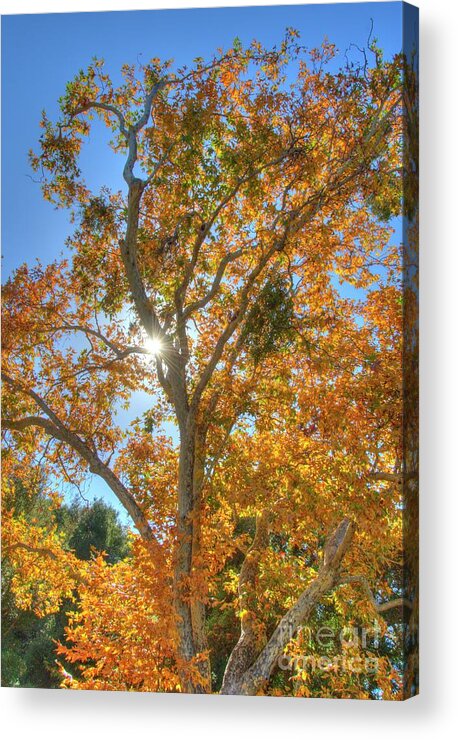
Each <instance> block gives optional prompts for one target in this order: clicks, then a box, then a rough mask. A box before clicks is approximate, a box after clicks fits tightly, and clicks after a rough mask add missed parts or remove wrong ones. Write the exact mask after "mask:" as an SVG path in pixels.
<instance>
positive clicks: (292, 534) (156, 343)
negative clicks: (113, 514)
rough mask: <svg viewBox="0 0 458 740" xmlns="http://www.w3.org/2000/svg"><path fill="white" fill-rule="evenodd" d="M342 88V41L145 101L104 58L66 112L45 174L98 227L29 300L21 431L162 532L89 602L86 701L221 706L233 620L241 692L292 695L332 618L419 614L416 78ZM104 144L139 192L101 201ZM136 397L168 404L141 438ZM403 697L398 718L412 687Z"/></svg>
mask: <svg viewBox="0 0 458 740" xmlns="http://www.w3.org/2000/svg"><path fill="white" fill-rule="evenodd" d="M333 65H335V49H334V47H333V46H332V45H331V44H327V43H326V44H324V45H323V47H322V48H320V49H316V50H313V51H312V52H311V53H310V54H309V55H308V56H307V55H306V53H305V51H304V50H303V49H302V47H301V46H300V45H299V43H298V41H297V34H296V32H295V31H293V30H289V31H288V32H287V34H286V36H285V39H284V41H283V42H282V44H281V45H280V47H279V48H276V49H274V50H271V51H268V50H266V49H264V48H262V47H261V45H260V44H258V43H257V42H253V44H252V45H251V46H250V47H248V48H246V49H244V48H242V46H241V44H240V42H239V41H238V40H236V42H234V46H233V48H232V49H230V50H229V51H227V52H225V53H223V52H220V53H218V55H216V56H215V57H214V58H212V59H211V60H210V61H208V62H205V61H204V60H202V59H196V60H194V65H193V67H192V68H191V69H187V68H183V69H178V70H176V71H172V63H171V62H169V61H167V62H161V61H160V60H158V59H152V60H151V62H150V63H149V64H148V65H146V66H144V67H143V68H142V69H141V70H140V73H138V72H137V70H136V69H135V68H134V67H133V66H129V65H125V66H124V67H123V69H122V74H123V82H122V83H121V84H120V85H119V86H116V85H115V84H114V83H113V82H112V80H111V79H110V77H109V75H108V74H107V72H106V71H105V69H104V67H103V64H102V62H101V61H99V60H94V62H93V63H92V64H91V65H90V66H89V67H88V69H87V70H85V71H81V72H80V73H79V74H78V75H77V77H76V78H75V79H74V80H73V81H72V82H70V83H69V84H68V85H67V90H66V92H65V94H64V95H63V96H62V98H61V99H60V109H61V116H60V118H59V120H57V121H56V122H55V123H52V122H51V121H50V120H49V119H48V118H47V117H46V115H45V114H43V119H42V122H41V125H42V128H43V134H42V137H41V145H40V147H41V148H40V151H39V153H38V154H31V161H32V165H33V166H34V168H35V169H36V170H37V171H39V172H40V173H41V176H42V186H43V192H44V195H45V197H46V198H48V199H49V200H51V201H52V202H53V203H55V204H56V205H57V206H59V207H66V208H70V209H71V212H72V214H73V218H74V219H75V221H77V226H76V228H75V232H74V236H73V237H72V238H71V239H70V240H69V245H68V246H69V247H70V248H71V258H70V260H69V261H67V260H64V261H61V262H56V263H53V264H51V265H48V266H47V267H42V266H40V265H38V266H36V267H33V268H32V267H30V266H23V267H22V268H20V269H19V270H18V271H17V272H16V274H15V276H14V277H13V278H12V279H11V280H10V281H8V283H7V284H6V286H5V289H4V314H5V322H4V323H5V325H6V330H5V339H4V348H5V359H4V373H3V379H4V384H5V399H4V414H5V419H4V429H5V430H6V435H7V436H8V438H11V440H13V444H14V448H15V449H16V450H19V451H20V450H22V449H24V447H27V445H28V446H32V447H33V446H35V447H36V449H39V450H40V451H41V453H42V454H43V455H44V457H45V458H46V461H47V464H48V465H49V466H50V468H51V469H52V470H53V471H54V474H58V475H61V476H62V475H64V476H65V477H66V478H68V479H71V480H73V481H75V482H78V481H79V480H80V479H81V478H82V477H83V476H84V475H85V474H86V473H91V474H93V475H97V476H99V477H101V478H102V479H103V480H104V481H105V483H106V484H108V486H109V487H110V488H111V490H112V491H113V492H114V494H115V495H116V496H117V497H118V499H119V501H120V503H121V504H122V505H123V506H124V507H125V509H126V511H127V512H128V514H129V515H130V517H131V518H132V521H133V524H134V526H135V528H136V530H137V532H138V539H137V540H136V542H135V544H134V549H133V555H132V558H131V559H130V560H129V561H123V562H120V563H118V564H115V565H114V566H109V564H107V563H106V562H102V561H96V562H95V564H91V565H90V566H89V567H88V568H87V569H86V571H85V577H84V580H83V582H82V583H81V581H80V585H79V593H80V600H81V610H80V612H79V616H78V615H76V616H75V620H74V623H73V625H70V630H69V633H68V637H69V640H70V641H72V642H73V644H74V646H73V647H70V648H69V647H65V646H62V648H61V649H62V650H63V651H64V653H65V654H66V656H67V658H69V659H71V660H74V661H75V662H79V663H80V664H82V665H84V664H85V661H86V662H87V665H86V668H85V669H83V676H84V677H85V678H84V680H83V681H80V682H79V684H78V685H81V686H82V687H83V688H84V687H92V688H97V687H104V688H119V687H128V686H136V687H139V688H144V689H146V690H148V689H149V690H181V691H188V692H209V691H211V690H212V673H211V672H212V666H211V660H212V658H211V652H212V645H211V644H209V636H211V623H212V619H213V622H214V621H215V618H216V617H215V615H216V614H217V613H219V614H222V613H223V612H224V610H226V609H228V610H229V611H230V613H231V615H232V617H233V618H234V619H235V618H237V619H238V624H239V636H238V639H237V640H235V641H234V644H232V649H231V652H230V654H229V656H228V659H227V663H226V665H225V669H224V678H223V680H222V686H221V691H222V692H223V693H246V694H253V693H259V692H262V691H269V690H270V688H269V687H272V681H273V674H274V672H275V667H276V666H277V665H278V660H279V658H281V656H282V655H283V654H284V652H285V651H287V650H293V649H294V647H293V646H294V644H295V641H296V642H297V639H298V638H297V634H298V630H299V629H300V627H301V626H303V625H304V624H307V622H309V621H311V620H313V619H316V616H313V615H316V613H317V612H316V610H317V609H318V610H319V609H320V606H322V605H324V604H326V603H328V602H329V599H331V601H334V603H336V604H338V605H339V609H340V612H341V614H344V616H347V617H348V618H349V619H350V620H352V619H360V620H361V619H364V618H367V617H368V615H372V617H377V619H379V616H378V615H379V614H381V613H386V612H387V611H389V609H391V608H399V607H400V606H401V607H404V608H405V609H407V610H408V609H409V607H410V605H409V603H408V602H407V601H406V600H404V599H403V595H402V593H399V591H396V589H395V587H393V588H392V585H393V583H394V582H393V581H390V580H389V579H386V578H385V575H386V573H387V570H388V567H389V566H390V565H392V564H397V565H400V566H402V511H401V507H400V504H401V482H402V481H401V461H402V437H401V431H402V430H401V410H402V388H401V349H400V338H401V333H402V305H401V304H402V300H401V290H402V286H401V259H400V252H399V250H398V249H397V248H396V247H393V246H392V245H391V244H390V237H391V234H392V228H391V226H390V223H389V220H388V221H387V219H389V218H391V217H392V216H395V215H399V214H400V212H401V190H402V187H401V186H402V156H401V154H402V94H401V88H402V68H403V60H402V57H401V56H399V57H396V58H395V59H394V60H392V61H389V62H386V61H383V59H382V58H381V56H380V54H379V53H378V52H377V54H376V63H375V64H374V66H373V67H369V66H368V65H367V64H364V66H361V67H359V66H355V65H347V66H346V67H344V68H342V69H339V70H337V71H335V69H334V67H333ZM333 69H334V71H331V70H333ZM291 70H293V72H291ZM292 74H294V80H293V82H292V84H290V82H291V75H292ZM96 121H97V122H99V123H102V124H105V126H106V127H107V128H108V129H109V130H110V131H111V132H112V135H113V141H112V148H113V150H114V152H115V153H116V154H117V155H123V157H124V168H123V173H122V174H123V179H124V190H120V191H119V192H111V191H110V190H109V189H108V188H103V189H102V190H101V191H100V192H99V193H94V192H91V191H90V189H89V188H88V186H87V185H86V183H85V182H84V180H83V177H82V173H81V171H80V168H79V164H78V161H79V154H80V151H81V148H82V146H83V141H84V139H85V137H87V136H88V135H89V132H90V129H91V126H92V125H94V124H95V122H96ZM343 285H346V286H347V290H345V289H344V288H343V287H342V286H343ZM348 286H350V287H348ZM350 291H351V293H350ZM138 389H142V390H144V391H146V392H147V393H148V394H149V395H150V399H151V403H150V408H149V409H148V410H147V411H146V412H145V414H144V416H143V418H141V419H138V420H137V422H136V423H135V424H134V425H133V426H131V427H130V428H128V429H120V428H119V427H118V426H117V423H116V411H117V409H118V408H119V405H120V404H122V403H128V401H129V398H130V395H131V394H132V392H133V391H135V390H138ZM166 421H172V422H173V423H174V424H175V426H176V429H177V437H178V440H179V441H178V444H177V445H175V443H174V441H173V439H170V438H169V437H167V435H166V434H165V433H164V427H163V425H164V423H165V422H166ZM243 522H251V524H250V526H249V527H248V528H247V529H245V531H243V527H242V524H243ZM275 538H277V540H278V539H280V540H282V541H283V542H284V549H283V550H281V551H279V550H278V548H277V549H276V548H275V546H274V543H275V541H276V540H275ZM237 553H238V554H239V555H240V554H241V555H242V559H241V560H240V558H237V557H235V556H236V554H237ZM344 558H345V571H346V572H343V561H344ZM232 561H233V562H234V563H237V567H236V568H235V570H234V569H231V568H230V566H229V564H230V563H231V562H232ZM222 592H224V594H225V595H224V597H221V593H222ZM374 592H375V593H376V596H375V597H374V596H373V593H374ZM218 594H220V598H218ZM385 599H388V600H390V599H391V600H392V601H389V603H388V606H387V604H383V606H382V605H381V602H382V600H385ZM171 604H173V610H172V613H170V605H171ZM344 604H346V607H344ZM96 607H97V608H96ZM216 621H217V620H216ZM94 637H96V638H97V639H94ZM146 646H148V649H146ZM213 660H214V656H213ZM66 680H67V679H66ZM69 680H70V679H69ZM342 680H343V679H342ZM378 680H379V685H380V686H381V687H382V690H383V691H385V692H391V693H392V694H393V695H396V692H397V691H398V688H397V686H398V683H399V681H398V679H396V677H395V675H394V673H393V675H392V676H389V677H387V676H382V677H380V676H379V678H378ZM396 681H397V683H396ZM269 682H270V683H269ZM67 683H68V681H67ZM70 685H76V683H75V682H74V683H73V684H71V681H70ZM341 691H342V692H343V693H344V694H345V691H348V692H349V694H351V691H352V690H350V689H349V688H348V687H347V688H345V684H344V683H343V684H341ZM357 691H358V692H360V694H361V695H367V692H368V689H367V687H366V688H364V686H363V684H362V683H360V685H359V686H358V689H357ZM353 694H354V692H353ZM397 695H399V691H398V694H397Z"/></svg>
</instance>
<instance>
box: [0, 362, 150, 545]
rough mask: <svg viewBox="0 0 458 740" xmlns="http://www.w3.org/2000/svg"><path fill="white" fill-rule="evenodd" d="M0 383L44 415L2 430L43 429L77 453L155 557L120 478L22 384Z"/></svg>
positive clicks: (8, 380)
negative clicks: (129, 520) (117, 502)
mask: <svg viewBox="0 0 458 740" xmlns="http://www.w3.org/2000/svg"><path fill="white" fill-rule="evenodd" d="M2 379H3V380H4V381H5V382H6V383H8V384H9V385H11V386H12V387H13V388H15V389H16V390H18V391H20V392H22V393H24V394H26V395H27V396H29V397H30V398H31V399H32V400H33V401H34V402H35V403H36V405H37V406H38V407H39V408H40V409H41V410H42V411H43V412H44V414H45V415H46V416H45V417H41V416H28V417H24V418H23V419H17V420H11V419H10V420H9V419H4V420H3V427H4V428H5V429H7V430H11V431H24V430H25V429H26V428H27V427H31V426H36V427H40V428H41V429H43V430H44V431H45V432H46V433H47V434H49V435H50V436H51V437H53V438H54V439H57V440H59V441H61V442H64V443H65V444H67V445H68V446H69V447H71V448H72V449H73V450H75V452H77V453H78V454H79V455H80V457H82V458H83V460H84V461H85V462H86V463H87V465H88V468H89V470H90V472H91V473H94V474H96V475H98V476H100V477H101V478H102V479H103V480H104V481H105V482H106V483H107V485H108V486H109V487H110V488H111V490H112V491H113V493H114V494H115V495H116V497H117V498H118V499H119V501H120V503H121V504H122V505H123V506H124V508H125V509H126V511H127V512H128V513H129V514H130V516H131V517H132V520H133V522H134V524H135V526H136V528H137V529H138V531H139V533H140V534H141V536H142V537H143V539H144V540H145V541H146V542H147V543H148V544H150V545H152V546H153V547H154V549H155V551H156V552H157V553H159V552H160V551H161V548H160V545H159V542H158V541H157V539H156V537H155V535H154V533H153V531H152V529H151V527H150V524H149V522H148V519H147V518H146V516H145V514H144V513H143V511H142V510H141V508H140V507H139V505H138V504H137V502H136V501H135V499H134V497H133V496H132V494H131V493H130V491H129V490H128V489H127V488H126V487H125V486H124V484H123V483H121V481H120V480H119V478H118V477H117V476H116V475H115V473H113V471H112V470H111V468H110V467H109V466H108V465H107V464H106V463H104V462H103V460H101V459H100V457H99V456H98V455H97V453H96V452H95V451H94V450H93V449H91V448H90V447H89V446H88V445H87V444H86V443H85V442H84V441H83V440H82V439H81V438H80V437H79V436H78V435H77V434H76V433H75V432H72V431H71V430H70V429H68V428H67V427H66V426H65V424H64V423H63V422H62V421H61V420H60V419H59V417H58V416H57V414H56V413H55V412H54V411H53V410H52V409H51V408H50V407H49V406H48V404H47V403H46V402H45V401H44V400H43V399H42V398H41V397H40V396H39V395H38V394H37V393H35V391H33V390H31V389H29V388H24V386H23V385H22V384H21V383H18V382H17V381H16V380H14V379H13V378H11V377H10V376H9V375H7V373H4V372H2Z"/></svg>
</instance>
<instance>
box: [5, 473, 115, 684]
mask: <svg viewBox="0 0 458 740" xmlns="http://www.w3.org/2000/svg"><path fill="white" fill-rule="evenodd" d="M8 468H9V465H8V461H7V463H6V466H5V470H4V473H5V476H4V497H3V522H4V529H3V551H2V686H25V687H34V688H58V687H59V685H60V682H61V680H62V676H61V673H60V671H59V670H58V668H57V666H56V655H55V648H56V643H57V642H59V641H63V640H64V636H65V628H66V627H67V626H68V619H67V612H68V611H69V610H70V609H73V610H74V609H75V598H74V594H72V595H71V596H70V595H69V594H67V598H62V589H59V590H58V592H59V598H58V599H57V600H48V601H47V603H46V601H45V598H46V596H47V595H48V594H47V591H48V589H49V587H51V588H52V586H55V584H56V578H55V576H53V575H51V578H45V579H43V578H40V577H38V574H37V572H36V571H35V570H34V566H36V565H38V568H40V566H42V565H43V563H40V562H38V563H37V562H36V560H37V555H40V554H41V555H42V556H43V555H44V556H45V557H44V560H45V561H46V560H47V559H49V558H51V559H52V560H53V561H54V562H56V558H58V560H59V562H60V563H62V565H63V570H64V572H65V565H64V563H65V558H66V557H68V555H66V551H68V550H69V549H71V550H74V552H75V554H76V555H77V557H78V558H79V559H82V560H89V559H90V558H91V557H93V556H94V554H95V552H96V551H98V552H99V553H101V552H103V553H105V554H106V560H107V562H117V561H118V560H120V559H122V558H124V557H126V556H127V554H128V545H127V541H126V537H127V536H126V533H125V531H124V530H123V528H122V527H121V525H120V524H119V523H118V521H117V514H116V512H115V511H114V510H113V509H111V508H110V507H109V506H107V505H106V504H104V503H103V502H102V501H95V502H94V503H93V504H91V505H87V506H84V507H82V505H81V504H80V503H79V502H78V501H77V500H75V501H74V502H73V503H72V504H71V505H67V504H63V503H59V502H58V501H57V500H56V499H55V498H54V499H53V497H52V496H50V495H49V490H48V485H47V483H46V477H45V475H44V474H43V471H42V470H41V469H40V468H39V467H32V468H31V469H30V470H29V475H27V474H25V471H24V470H21V473H20V475H21V477H20V478H17V477H16V476H15V475H14V474H13V476H12V477H11V478H9V479H8V480H5V479H6V478H7V471H8ZM45 540H47V545H48V546H49V544H51V543H52V547H51V548H49V547H48V548H47V549H46V552H45V551H44V548H45V547H46V545H45ZM39 547H40V548H42V549H41V550H39V549H38V548H39ZM23 552H26V553H27V555H28V557H27V558H24V557H21V553H23ZM42 559H43V558H42ZM73 562H74V563H75V562H76V561H75V560H74V561H73ZM66 581H68V577H67V576H66Z"/></svg>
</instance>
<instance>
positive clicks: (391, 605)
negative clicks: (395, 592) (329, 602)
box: [339, 576, 412, 614]
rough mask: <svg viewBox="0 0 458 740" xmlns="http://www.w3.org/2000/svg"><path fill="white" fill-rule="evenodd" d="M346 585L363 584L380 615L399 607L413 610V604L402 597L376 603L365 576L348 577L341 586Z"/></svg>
mask: <svg viewBox="0 0 458 740" xmlns="http://www.w3.org/2000/svg"><path fill="white" fill-rule="evenodd" d="M346 583H359V584H361V586H362V587H363V591H364V593H365V595H366V596H367V598H368V600H369V601H370V603H371V605H372V606H373V608H374V609H375V611H376V612H378V613H379V614H382V613H383V612H386V611H388V610H389V609H397V608H398V607H407V609H412V602H411V601H409V599H406V598H404V597H402V596H401V597H399V598H397V599H391V600H390V601H385V602H384V603H382V604H379V602H378V601H376V599H375V596H374V594H373V593H372V590H371V587H370V586H369V583H368V581H367V578H365V577H364V576H346V577H345V578H344V579H342V580H341V581H340V584H339V585H342V586H343V585H345V584H346Z"/></svg>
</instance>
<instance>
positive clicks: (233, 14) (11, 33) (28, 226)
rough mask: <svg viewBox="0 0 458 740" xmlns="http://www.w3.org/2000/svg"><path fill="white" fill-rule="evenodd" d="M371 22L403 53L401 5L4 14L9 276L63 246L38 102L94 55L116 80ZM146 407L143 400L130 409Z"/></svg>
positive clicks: (338, 39)
mask: <svg viewBox="0 0 458 740" xmlns="http://www.w3.org/2000/svg"><path fill="white" fill-rule="evenodd" d="M371 19H373V21H374V35H375V36H376V37H377V39H378V45H379V46H381V47H382V49H383V50H384V53H385V56H386V57H391V56H392V55H393V54H395V53H396V52H398V51H400V49H401V44H402V26H401V19H402V3H399V2H386V3H350V4H328V5H303V6H298V5H291V6H267V7H248V8H215V9H189V10H156V11H125V12H124V11H123V12H107V13H100V12H97V13H62V14H42V15H12V16H3V17H2V110H3V120H2V155H3V156H2V253H3V260H2V272H3V280H5V278H7V277H8V275H9V274H11V271H12V270H14V269H15V268H16V267H17V266H18V265H20V264H21V263H22V262H29V263H30V262H33V261H34V260H35V259H36V258H37V257H38V258H39V259H40V260H41V261H42V262H43V263H47V262H50V261H51V260H53V259H55V258H56V257H58V256H59V254H60V253H61V252H62V251H64V250H65V245H64V242H65V238H66V236H68V234H70V233H71V231H72V227H71V225H70V224H69V219H68V214H67V213H66V212H65V211H57V210H55V209H54V208H53V206H52V205H50V204H49V203H46V202H44V201H43V199H42V196H41V191H40V187H39V185H38V184H37V183H36V182H34V181H33V179H32V177H31V176H32V175H33V173H32V172H31V170H30V167H29V164H28V151H29V150H30V149H31V148H34V147H36V144H37V141H38V137H39V135H40V129H39V126H38V124H39V119H40V115H41V111H42V109H45V110H46V111H47V113H48V115H49V116H50V117H51V118H52V117H53V116H54V115H55V114H56V113H57V99H58V97H59V96H60V95H61V94H62V93H63V92H64V91H65V85H66V83H67V82H68V81H69V80H71V79H72V78H73V77H74V76H75V74H76V73H77V72H78V70H79V69H81V68H84V67H85V66H87V65H88V64H89V62H90V61H91V59H92V58H93V57H94V56H98V57H102V58H104V59H105V62H106V67H107V70H108V71H109V72H110V74H112V75H113V76H115V77H116V74H117V73H118V71H119V69H120V67H121V65H122V64H123V63H125V62H129V63H133V62H135V61H136V60H139V61H143V62H145V61H147V60H148V59H149V58H151V57H153V56H159V57H163V58H174V59H175V61H176V63H177V65H182V64H185V63H187V64H189V63H190V62H192V59H193V58H194V57H197V56H202V57H206V56H209V55H211V54H212V53H213V52H214V51H215V49H216V48H217V47H219V46H222V47H227V46H229V45H230V44H231V43H232V41H233V39H234V38H235V37H236V36H238V37H239V38H240V39H241V40H242V42H244V43H249V42H250V41H251V40H252V39H253V38H256V39H257V40H259V41H260V42H262V43H263V44H265V45H266V46H272V45H274V44H275V43H278V42H279V41H280V40H281V38H282V36H283V32H284V29H285V28H286V27H287V26H293V27H294V28H296V29H297V30H298V31H299V32H300V35H301V42H302V44H304V45H305V46H307V47H309V48H313V47H315V46H318V45H319V44H320V43H321V42H322V41H323V39H324V38H325V37H327V38H328V39H329V40H330V41H331V42H333V43H335V44H336V46H337V47H338V48H339V49H340V50H341V52H342V55H343V53H344V52H345V50H346V49H347V48H348V47H349V45H350V44H351V43H354V44H357V45H359V46H364V45H365V44H366V42H367V38H368V34H369V31H370V28H371ZM106 141H107V138H106V136H105V134H104V132H103V131H102V129H101V128H99V129H97V126H96V127H94V130H93V132H92V133H91V136H90V140H89V141H88V143H87V145H86V146H85V148H84V152H83V156H82V169H83V173H84V175H85V177H86V180H87V181H88V183H89V184H90V185H91V186H92V187H95V188H98V187H100V186H101V185H104V184H105V185H108V186H109V187H112V188H114V189H119V188H121V187H122V185H123V183H122V177H121V170H122V162H121V161H120V160H119V159H118V158H116V157H115V155H114V154H113V153H112V152H111V151H110V150H109V149H108V147H107V146H105V144H106ZM101 145H102V146H101ZM140 407H141V399H140V398H139V399H136V403H135V404H134V410H137V411H138V410H140ZM104 492H105V488H104V487H103V486H102V485H101V484H96V483H95V482H94V483H93V484H92V485H91V488H90V495H94V494H101V493H104ZM109 499H110V501H111V502H112V503H114V501H113V499H112V497H111V496H110V497H109Z"/></svg>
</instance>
